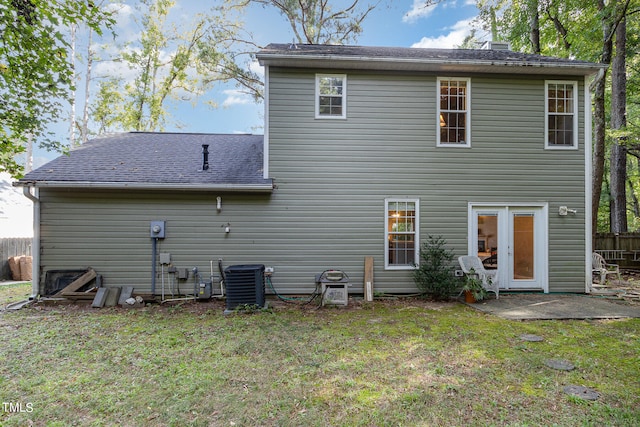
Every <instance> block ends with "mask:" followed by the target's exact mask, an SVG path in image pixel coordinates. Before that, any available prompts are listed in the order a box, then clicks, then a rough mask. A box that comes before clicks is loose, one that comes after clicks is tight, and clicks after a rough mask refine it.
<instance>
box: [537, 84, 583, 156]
mask: <svg viewBox="0 0 640 427" xmlns="http://www.w3.org/2000/svg"><path fill="white" fill-rule="evenodd" d="M545 89H546V90H545V98H546V103H545V110H546V111H545V113H546V125H545V127H546V129H545V135H546V144H545V148H560V149H567V148H578V131H577V130H578V114H577V107H578V83H577V82H565V81H547V82H546V83H545Z"/></svg>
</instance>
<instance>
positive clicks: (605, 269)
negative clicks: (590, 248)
mask: <svg viewBox="0 0 640 427" xmlns="http://www.w3.org/2000/svg"><path fill="white" fill-rule="evenodd" d="M591 271H593V272H594V273H596V274H599V275H600V284H601V285H603V286H604V285H605V283H606V281H607V276H611V275H615V276H617V277H618V283H620V282H621V281H622V278H621V277H620V266H619V265H618V264H609V263H607V262H606V261H605V260H604V257H603V256H602V255H600V254H599V253H596V252H594V253H592V254H591Z"/></svg>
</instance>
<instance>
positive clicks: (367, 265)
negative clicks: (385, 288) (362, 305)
mask: <svg viewBox="0 0 640 427" xmlns="http://www.w3.org/2000/svg"><path fill="white" fill-rule="evenodd" d="M363 285H364V300H365V301H368V302H371V301H373V257H372V256H368V257H364V283H363Z"/></svg>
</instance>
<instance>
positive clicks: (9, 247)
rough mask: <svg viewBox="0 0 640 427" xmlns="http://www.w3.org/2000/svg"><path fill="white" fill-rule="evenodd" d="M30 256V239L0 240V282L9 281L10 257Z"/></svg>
mask: <svg viewBox="0 0 640 427" xmlns="http://www.w3.org/2000/svg"><path fill="white" fill-rule="evenodd" d="M21 255H27V256H30V255H31V238H30V237H25V238H21V237H18V238H8V239H5V238H0V261H1V263H2V264H1V265H2V267H1V268H0V280H11V270H10V269H9V258H10V257H12V256H21Z"/></svg>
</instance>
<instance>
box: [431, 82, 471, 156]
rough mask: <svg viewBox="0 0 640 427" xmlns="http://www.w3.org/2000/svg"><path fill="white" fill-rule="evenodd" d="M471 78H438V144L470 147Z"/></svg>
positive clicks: (441, 145) (440, 145)
mask: <svg viewBox="0 0 640 427" xmlns="http://www.w3.org/2000/svg"><path fill="white" fill-rule="evenodd" d="M470 86H471V81H470V80H469V79H460V78H445V77H440V78H438V111H437V117H438V128H439V129H440V131H439V132H438V146H439V147H470V146H471V135H470V131H469V130H470V127H469V125H470V123H471V112H470V95H471V93H470V92H471V91H470Z"/></svg>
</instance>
